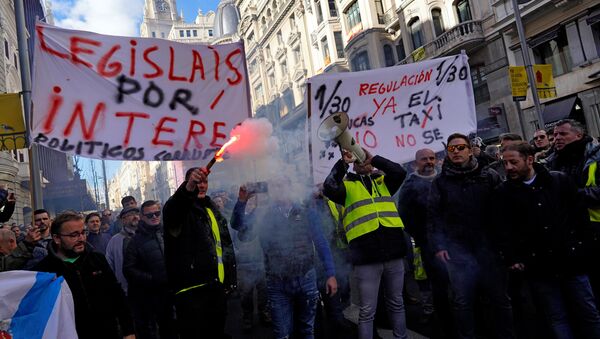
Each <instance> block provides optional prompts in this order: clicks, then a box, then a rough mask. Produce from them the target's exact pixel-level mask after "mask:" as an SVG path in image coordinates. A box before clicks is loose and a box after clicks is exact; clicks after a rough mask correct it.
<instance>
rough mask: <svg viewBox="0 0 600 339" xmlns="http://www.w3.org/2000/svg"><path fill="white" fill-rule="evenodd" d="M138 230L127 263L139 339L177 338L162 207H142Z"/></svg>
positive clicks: (151, 203) (148, 203)
mask: <svg viewBox="0 0 600 339" xmlns="http://www.w3.org/2000/svg"><path fill="white" fill-rule="evenodd" d="M141 212H142V214H141V217H140V222H139V223H138V228H137V231H136V233H135V235H134V236H133V238H131V241H130V242H129V245H128V246H127V249H126V250H125V256H124V259H123V274H124V275H125V278H126V279H127V285H128V289H127V296H128V298H129V302H130V303H131V307H132V309H133V316H134V320H135V332H136V334H137V338H138V339H145V338H149V339H158V338H163V339H169V338H177V329H176V328H175V317H174V315H175V314H174V306H173V302H172V294H171V291H170V290H169V288H168V285H167V272H166V271H165V256H164V242H163V230H162V225H161V222H160V204H159V203H158V202H157V201H154V200H148V201H145V202H144V203H143V204H142V210H141Z"/></svg>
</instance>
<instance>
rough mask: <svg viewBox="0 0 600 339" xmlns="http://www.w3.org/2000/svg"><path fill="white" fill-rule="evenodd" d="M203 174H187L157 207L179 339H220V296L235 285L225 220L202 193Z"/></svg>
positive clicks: (204, 187)
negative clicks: (161, 216) (162, 206)
mask: <svg viewBox="0 0 600 339" xmlns="http://www.w3.org/2000/svg"><path fill="white" fill-rule="evenodd" d="M208 173H209V172H208V170H207V169H206V168H192V169H190V170H188V171H187V173H186V176H185V179H186V181H185V182H184V183H183V184H181V186H179V188H178V189H177V191H176V192H175V194H173V196H171V198H169V200H168V201H167V203H166V204H165V207H164V209H163V212H164V219H163V220H164V224H165V234H164V238H165V264H166V268H167V274H168V277H169V282H170V285H171V287H172V289H173V291H174V292H175V307H176V310H177V322H178V326H179V334H180V336H181V338H182V339H186V338H200V337H202V338H215V339H218V338H223V337H226V336H225V334H224V331H225V319H226V316H227V298H226V296H227V294H229V293H230V292H231V291H232V290H233V289H235V287H236V281H237V280H236V267H235V254H234V251H233V244H232V242H231V237H230V235H229V230H228V229H227V220H225V218H223V216H222V215H221V213H220V212H219V209H218V208H217V207H216V206H215V205H214V204H213V202H212V201H211V199H210V197H209V196H208V195H207V194H206V192H207V190H208Z"/></svg>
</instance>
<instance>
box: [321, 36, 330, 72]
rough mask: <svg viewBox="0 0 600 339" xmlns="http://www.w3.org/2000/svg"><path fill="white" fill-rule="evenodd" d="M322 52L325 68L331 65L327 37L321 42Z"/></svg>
mask: <svg viewBox="0 0 600 339" xmlns="http://www.w3.org/2000/svg"><path fill="white" fill-rule="evenodd" d="M321 52H322V53H323V64H324V65H325V66H327V65H329V64H330V63H331V57H330V56H329V44H328V43H327V37H323V39H322V40H321Z"/></svg>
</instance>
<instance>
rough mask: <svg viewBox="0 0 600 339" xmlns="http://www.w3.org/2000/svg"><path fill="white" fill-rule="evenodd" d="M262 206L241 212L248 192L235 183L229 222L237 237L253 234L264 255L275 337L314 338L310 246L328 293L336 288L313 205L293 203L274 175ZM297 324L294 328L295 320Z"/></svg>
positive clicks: (315, 291) (284, 185) (248, 237)
mask: <svg viewBox="0 0 600 339" xmlns="http://www.w3.org/2000/svg"><path fill="white" fill-rule="evenodd" d="M269 190H270V192H272V193H275V192H276V194H273V195H271V196H270V200H269V201H268V202H267V204H266V206H259V207H257V210H256V211H255V212H254V213H252V214H248V215H245V213H244V212H245V209H246V202H247V201H248V198H249V197H250V195H251V194H252V192H248V191H247V190H246V189H245V188H244V187H241V188H240V193H239V198H238V202H237V203H236V205H235V207H234V210H233V216H232V220H231V226H232V227H233V229H235V230H237V231H239V232H240V234H239V237H240V239H241V240H251V239H253V238H254V237H255V236H258V239H259V242H260V244H261V247H262V249H263V252H264V255H265V271H266V276H267V294H268V296H269V301H270V303H271V316H272V320H273V331H274V332H275V338H277V339H279V338H288V337H290V336H291V335H292V333H294V332H297V333H298V334H299V335H300V336H301V337H302V338H314V322H315V314H316V309H317V302H318V299H319V290H318V288H317V274H316V271H315V267H314V249H315V248H316V249H317V252H318V254H319V257H320V259H321V261H322V262H323V265H324V266H325V271H326V274H327V277H328V278H327V282H326V285H327V293H328V294H330V295H333V294H335V293H336V292H337V281H336V279H335V269H334V266H333V259H332V256H331V251H330V249H329V245H328V244H327V240H325V237H324V236H323V233H322V231H321V230H320V227H319V224H318V219H317V217H316V215H315V213H314V211H313V210H311V209H309V208H308V207H306V206H304V205H303V204H300V203H297V202H295V201H294V199H293V198H292V197H291V196H290V195H289V194H287V193H288V192H290V191H292V190H291V182H289V180H287V179H278V180H275V182H273V183H272V184H271V185H270V187H269ZM295 324H297V325H298V328H297V329H295V330H294V325H295Z"/></svg>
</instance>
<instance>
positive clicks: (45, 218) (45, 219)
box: [24, 209, 52, 270]
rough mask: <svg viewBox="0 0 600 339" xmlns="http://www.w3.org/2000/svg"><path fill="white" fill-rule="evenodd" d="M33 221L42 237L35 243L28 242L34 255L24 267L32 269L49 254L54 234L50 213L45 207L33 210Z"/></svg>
mask: <svg viewBox="0 0 600 339" xmlns="http://www.w3.org/2000/svg"><path fill="white" fill-rule="evenodd" d="M33 222H34V227H35V228H36V229H37V230H39V232H40V237H41V239H40V240H39V241H37V242H36V243H35V244H32V243H27V244H28V245H29V246H33V247H32V248H31V252H32V255H33V257H32V258H31V259H30V260H29V261H28V262H27V264H25V267H24V269H27V270H29V269H32V268H33V267H34V266H35V265H37V264H38V263H39V262H40V261H42V259H44V258H45V257H46V255H48V250H47V248H48V244H50V242H52V235H51V234H50V224H51V223H52V221H51V220H50V214H49V213H48V211H46V210H45V209H37V210H35V211H33Z"/></svg>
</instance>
